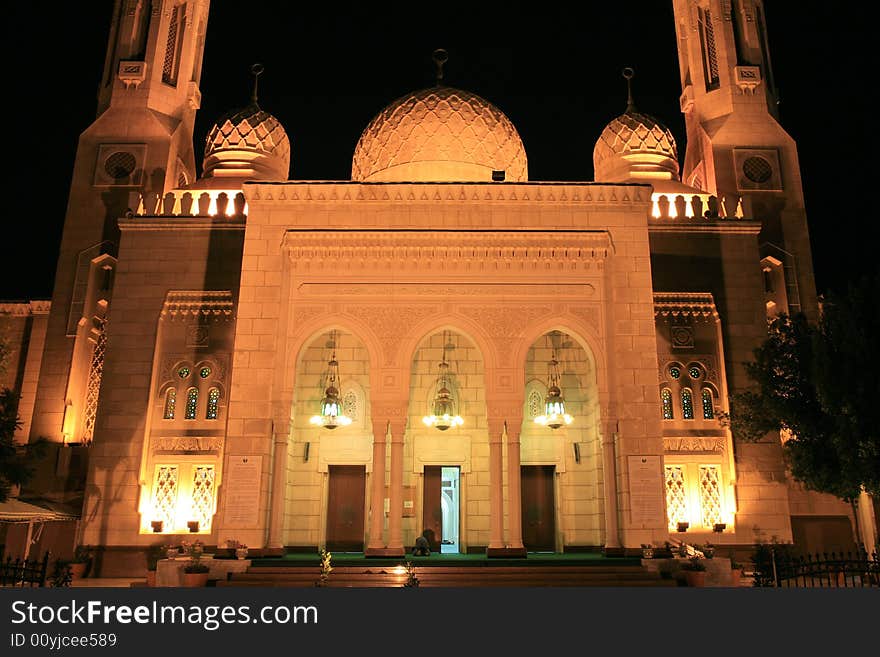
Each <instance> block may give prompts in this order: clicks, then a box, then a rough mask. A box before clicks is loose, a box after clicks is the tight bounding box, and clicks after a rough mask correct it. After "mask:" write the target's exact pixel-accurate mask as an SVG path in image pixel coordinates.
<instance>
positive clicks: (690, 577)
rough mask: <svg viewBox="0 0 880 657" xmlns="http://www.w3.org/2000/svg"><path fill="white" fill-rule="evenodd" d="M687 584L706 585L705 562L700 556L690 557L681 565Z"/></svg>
mask: <svg viewBox="0 0 880 657" xmlns="http://www.w3.org/2000/svg"><path fill="white" fill-rule="evenodd" d="M681 569H682V570H683V571H684V576H685V579H686V580H687V585H688V586H706V564H704V563H703V560H702V559H701V558H700V557H691V558H690V559H688V560H687V561H686V562H685V563H684V564H683V565H682V567H681Z"/></svg>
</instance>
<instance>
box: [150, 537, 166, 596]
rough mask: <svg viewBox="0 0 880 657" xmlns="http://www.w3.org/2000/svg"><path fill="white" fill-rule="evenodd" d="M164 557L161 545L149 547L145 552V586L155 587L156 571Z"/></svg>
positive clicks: (163, 549)
mask: <svg viewBox="0 0 880 657" xmlns="http://www.w3.org/2000/svg"><path fill="white" fill-rule="evenodd" d="M164 555H165V548H164V547H163V546H161V545H151V546H150V548H149V549H148V550H147V586H151V587H152V586H156V570H157V569H158V568H159V560H160V559H161V558H162V557H163V556H164Z"/></svg>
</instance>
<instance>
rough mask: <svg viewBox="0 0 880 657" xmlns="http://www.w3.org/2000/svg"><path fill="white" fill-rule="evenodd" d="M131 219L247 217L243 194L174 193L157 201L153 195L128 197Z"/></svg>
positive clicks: (217, 191) (220, 191)
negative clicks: (132, 217) (129, 198)
mask: <svg viewBox="0 0 880 657" xmlns="http://www.w3.org/2000/svg"><path fill="white" fill-rule="evenodd" d="M130 208H133V209H132V210H131V215H132V216H138V217H230V218H242V217H246V216H247V213H248V205H247V201H246V200H245V198H244V194H243V193H242V192H241V191H240V190H237V189H205V190H199V189H194V190H192V191H188V190H183V189H175V190H173V191H170V192H168V193H167V194H165V196H162V197H160V196H159V194H157V193H155V192H147V193H140V192H134V193H133V194H132V199H131V205H130Z"/></svg>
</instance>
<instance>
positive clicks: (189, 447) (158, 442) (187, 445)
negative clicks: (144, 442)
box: [152, 436, 223, 452]
mask: <svg viewBox="0 0 880 657" xmlns="http://www.w3.org/2000/svg"><path fill="white" fill-rule="evenodd" d="M152 447H153V452H219V451H220V450H221V449H222V448H223V438H220V437H197V436H175V437H161V438H153V441H152Z"/></svg>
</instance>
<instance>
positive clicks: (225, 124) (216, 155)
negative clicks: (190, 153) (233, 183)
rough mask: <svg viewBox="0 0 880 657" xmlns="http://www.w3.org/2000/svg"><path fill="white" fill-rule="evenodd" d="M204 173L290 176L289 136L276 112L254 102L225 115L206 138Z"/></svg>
mask: <svg viewBox="0 0 880 657" xmlns="http://www.w3.org/2000/svg"><path fill="white" fill-rule="evenodd" d="M203 169H204V177H206V178H207V177H210V176H224V177H248V178H252V179H257V180H259V179H264V180H265V179H275V180H279V179H280V180H287V177H288V174H289V172H290V140H289V139H288V138H287V133H286V132H285V131H284V127H283V126H282V125H281V123H280V122H279V121H278V119H276V118H275V117H274V116H272V115H271V114H269V113H268V112H266V111H264V110H262V109H260V106H259V105H257V104H256V103H251V104H250V105H248V106H247V107H244V108H242V109H238V110H233V111H232V112H229V113H228V114H226V115H224V116H222V117H221V118H220V119H218V120H217V123H215V124H214V127H212V128H211V131H210V132H209V133H208V137H207V139H206V140H205V159H204V166H203Z"/></svg>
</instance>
